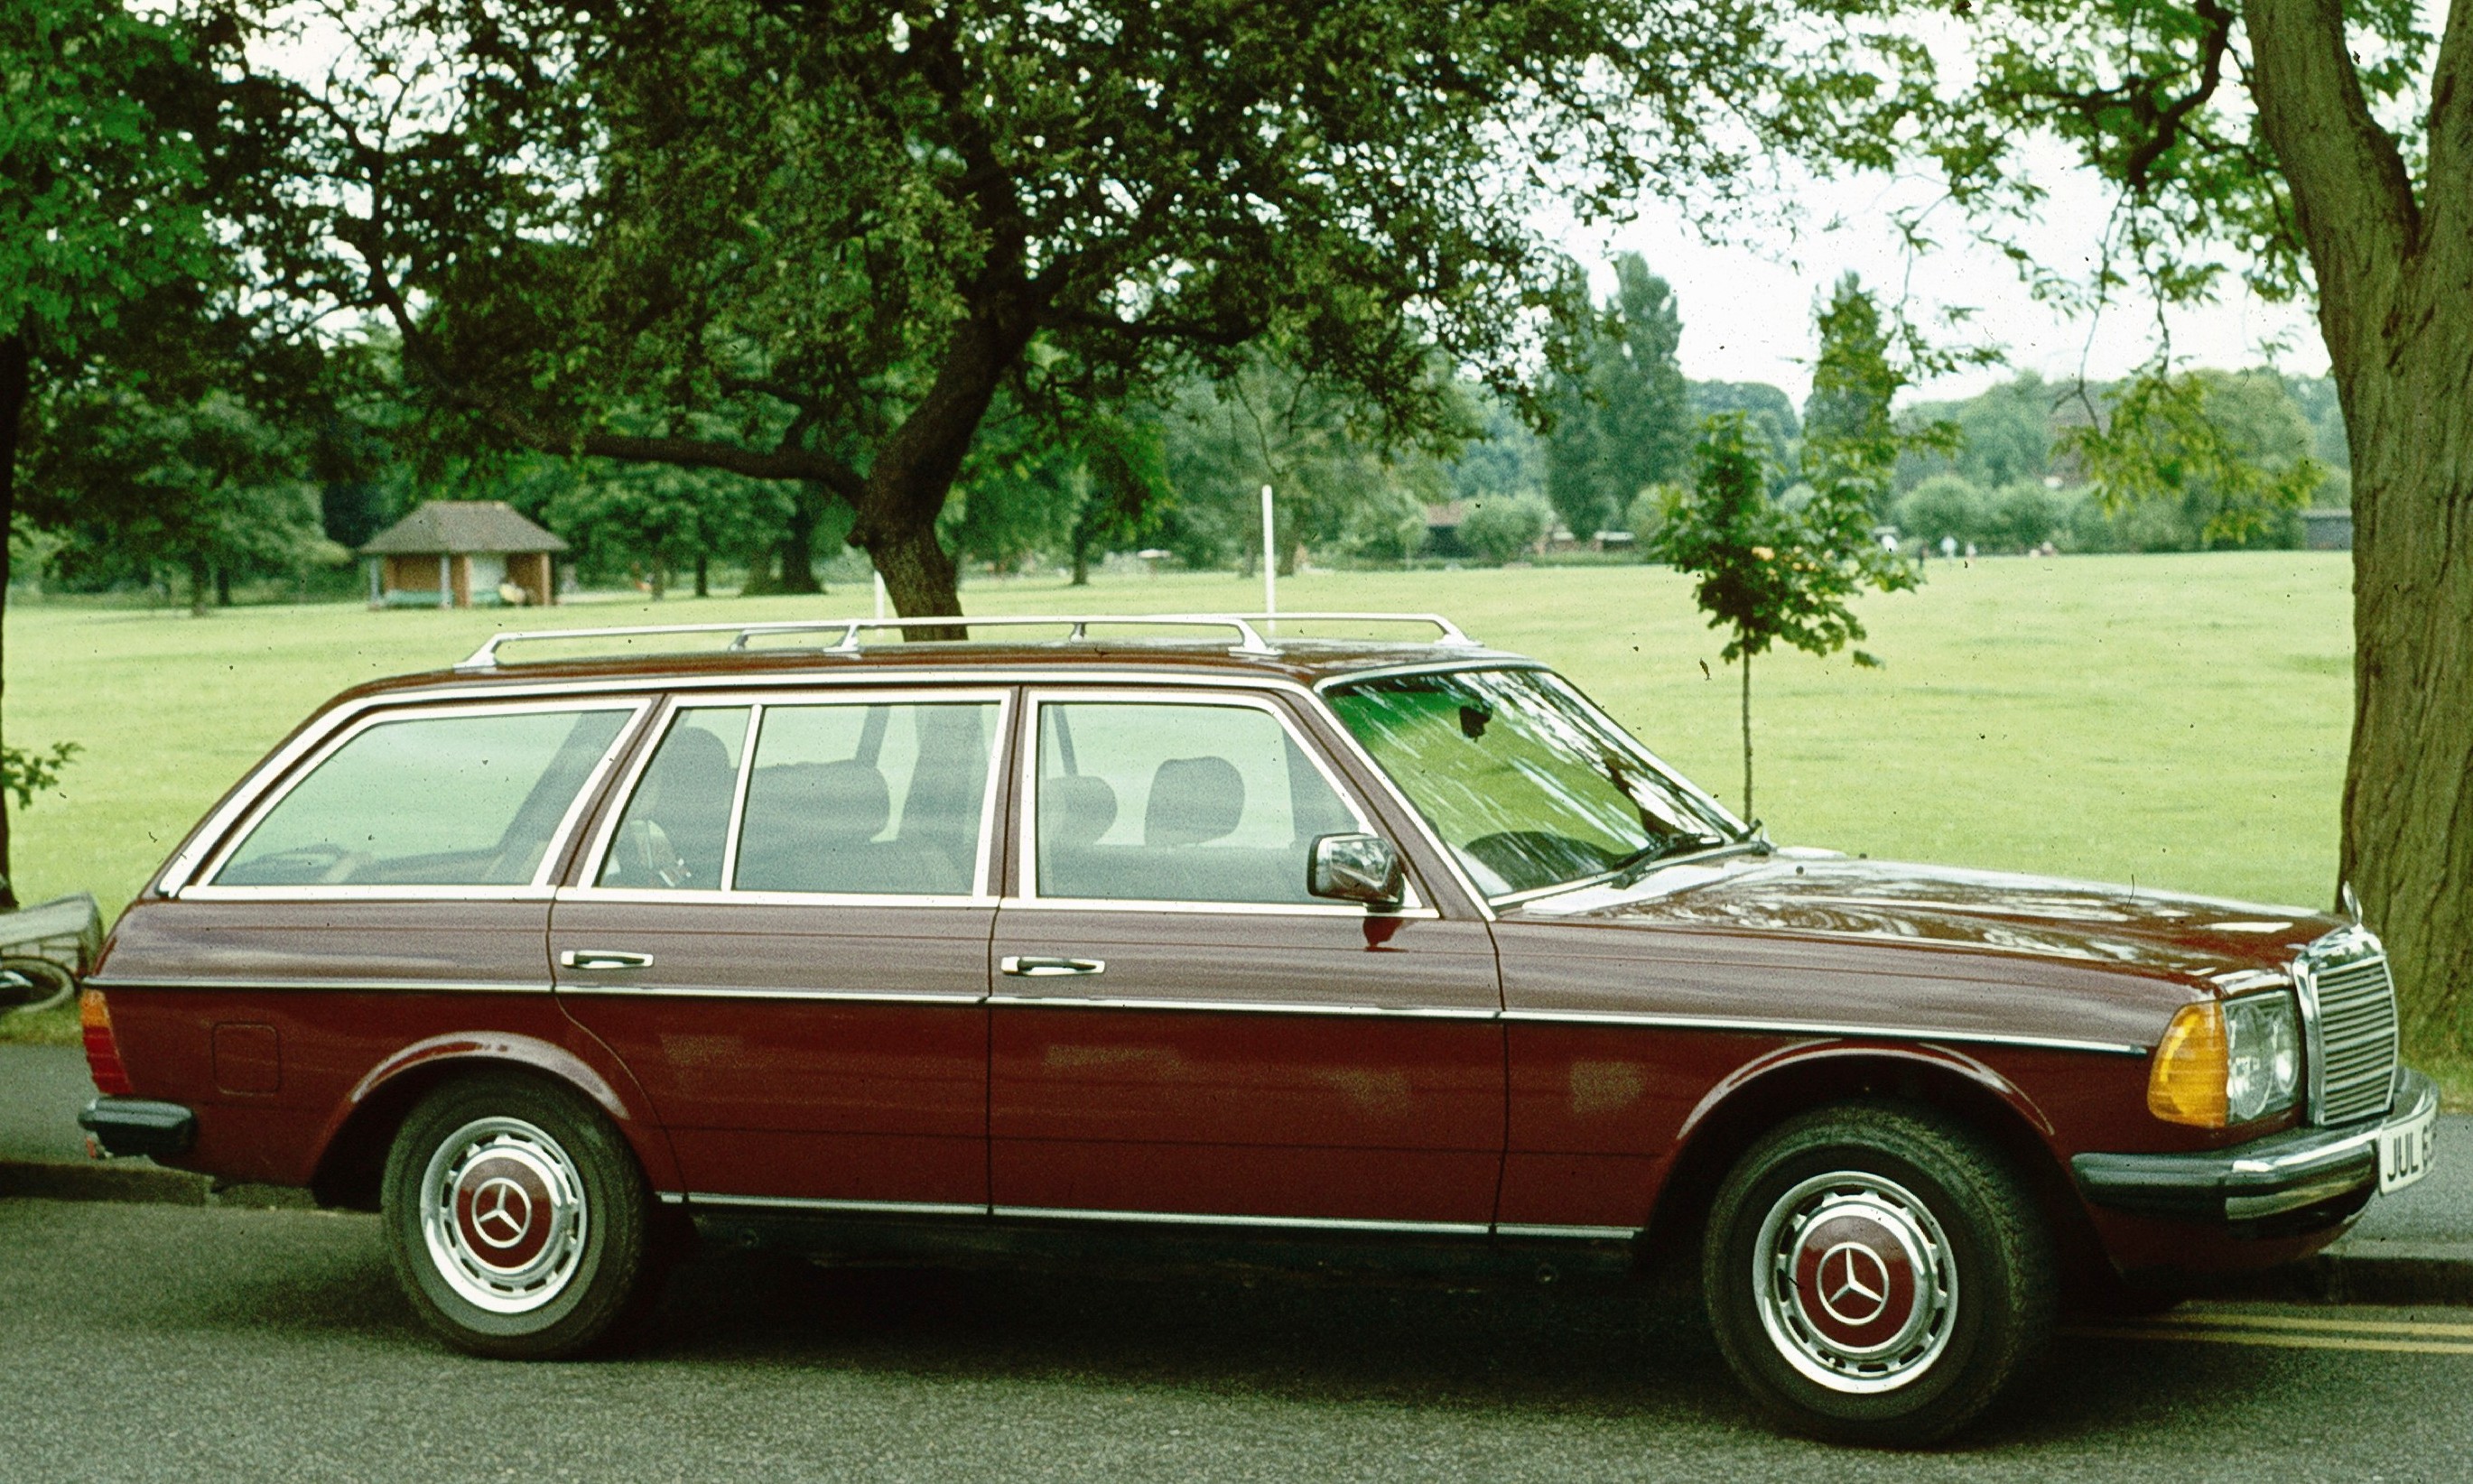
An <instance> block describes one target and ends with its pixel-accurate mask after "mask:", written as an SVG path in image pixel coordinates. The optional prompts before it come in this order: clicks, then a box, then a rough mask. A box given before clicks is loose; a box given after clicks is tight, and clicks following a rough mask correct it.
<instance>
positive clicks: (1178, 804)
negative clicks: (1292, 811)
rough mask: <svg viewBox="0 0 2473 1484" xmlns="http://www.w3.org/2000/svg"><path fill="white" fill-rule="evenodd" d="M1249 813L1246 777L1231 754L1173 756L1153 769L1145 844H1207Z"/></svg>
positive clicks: (1144, 822) (1145, 809) (1145, 817)
mask: <svg viewBox="0 0 2473 1484" xmlns="http://www.w3.org/2000/svg"><path fill="white" fill-rule="evenodd" d="M1244 816H1245V779H1244V777H1243V775H1241V774H1239V773H1238V772H1237V771H1236V764H1235V763H1233V762H1230V761H1229V760H1228V759H1227V758H1225V757H1171V758H1169V759H1168V760H1167V761H1165V762H1164V763H1161V764H1160V765H1159V771H1158V772H1156V773H1154V774H1152V775H1151V797H1150V802H1149V803H1148V804H1146V805H1144V806H1143V809H1142V844H1144V845H1207V844H1209V843H1210V842H1212V841H1213V840H1217V839H1219V838H1221V837H1222V836H1224V835H1226V834H1228V833H1229V832H1230V831H1231V830H1234V829H1235V828H1236V822H1237V821H1238V820H1240V819H1242V818H1244Z"/></svg>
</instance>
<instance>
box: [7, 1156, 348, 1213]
mask: <svg viewBox="0 0 2473 1484" xmlns="http://www.w3.org/2000/svg"><path fill="white" fill-rule="evenodd" d="M12 1196H13V1197H17V1198H20V1199H24V1200H34V1201H129V1202H139V1203H144V1204H149V1205H155V1206H239V1207H250V1208H255V1209H265V1208H298V1209H309V1208H312V1207H314V1206H316V1205H317V1202H316V1201H314V1200H312V1199H311V1198H310V1195H309V1192H308V1191H306V1190H296V1189H293V1188H291V1187H289V1186H286V1185H216V1184H215V1183H214V1182H213V1181H212V1180H209V1179H207V1178H206V1177H205V1176H204V1175H192V1174H190V1173H189V1172H188V1171H186V1170H167V1169H163V1168H161V1167H160V1166H157V1165H154V1164H148V1163H141V1162H138V1161H133V1160H132V1161H120V1160H113V1161H94V1162H91V1163H83V1164H80V1163H70V1162H67V1161H58V1160H0V1200H6V1199H8V1198H10V1197H12Z"/></svg>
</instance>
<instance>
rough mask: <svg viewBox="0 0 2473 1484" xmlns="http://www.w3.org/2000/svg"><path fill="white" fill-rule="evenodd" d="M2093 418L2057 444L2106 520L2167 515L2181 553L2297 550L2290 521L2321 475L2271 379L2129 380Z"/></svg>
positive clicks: (2305, 433) (2285, 397)
mask: <svg viewBox="0 0 2473 1484" xmlns="http://www.w3.org/2000/svg"><path fill="white" fill-rule="evenodd" d="M2103 411H2104V413H2105V414H2106V416H2105V417H2104V419H2103V420H2102V421H2101V422H2094V423H2086V424H2081V425H2079V426H2077V427H2074V428H2071V429H2070V430H2069V431H2068V433H2067V435H2066V437H2065V438H2064V443H2065V445H2066V446H2067V447H2068V449H2069V450H2070V451H2071V452H2072V453H2073V454H2074V455H2075V456H2076V457H2077V460H2078V462H2079V464H2080V466H2081V467H2084V469H2085V470H2086V472H2087V474H2088V476H2089V478H2090V479H2092V480H2093V481H2094V484H2095V490H2096V495H2097V498H2098V499H2099V500H2100V501H2101V502H2102V504H2103V505H2104V508H2105V509H2106V511H2107V512H2109V513H2111V514H2114V515H2119V514H2121V513H2123V512H2124V511H2125V510H2126V509H2128V508H2130V507H2134V506H2142V505H2143V506H2147V507H2149V508H2157V509H2161V510H2163V511H2165V512H2168V513H2169V514H2170V515H2172V516H2173V517H2174V526H2175V528H2176V530H2177V532H2178V533H2179V538H2180V539H2178V540H2177V541H2176V542H2175V543H2174V544H2175V545H2176V546H2178V547H2179V548H2180V549H2184V550H2198V551H2204V550H2207V549H2210V548H2212V547H2222V546H2246V545H2253V544H2256V545H2266V546H2295V545H2298V544H2300V539H2299V538H2300V530H2299V527H2300V520H2299V517H2298V516H2296V515H2294V514H2293V512H2295V511H2298V510H2299V509H2301V508H2302V507H2303V506H2304V505H2306V504H2308V503H2309V501H2310V496H2311V494H2312V493H2313V492H2314V491H2316V490H2317V488H2318V485H2319V482H2320V479H2321V477H2322V471H2321V470H2320V468H2319V467H2318V464H2317V460H2315V459H2313V458H2312V457H2311V456H2310V447H2311V435H2310V424H2309V422H2308V421H2307V420H2306V419H2303V417H2302V416H2301V410H2300V409H2299V408H2298V407H2296V406H2294V405H2293V398H2292V396H2291V395H2290V394H2288V393H2287V392H2286V391H2285V389H2284V381H2283V378H2282V377H2280V376H2278V375H2277V374H2276V373H2275V372H2273V371H2242V372H2238V373H2235V372H2230V371H2187V372H2182V373H2179V374H2175V375H2168V376H2142V377H2137V378H2134V379H2132V380H2131V381H2129V382H2126V383H2125V384H2124V385H2122V386H2121V387H2119V388H2116V389H2114V391H2113V393H2112V394H2111V395H2109V396H2107V397H2106V398H2104V407H2103Z"/></svg>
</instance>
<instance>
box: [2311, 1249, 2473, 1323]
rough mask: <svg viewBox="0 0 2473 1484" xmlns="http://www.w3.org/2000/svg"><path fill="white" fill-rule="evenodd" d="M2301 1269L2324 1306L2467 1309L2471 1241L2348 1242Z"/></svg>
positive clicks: (2471, 1297)
mask: <svg viewBox="0 0 2473 1484" xmlns="http://www.w3.org/2000/svg"><path fill="white" fill-rule="evenodd" d="M2304 1266H2305V1270H2306V1272H2307V1278H2306V1283H2307V1286H2308V1288H2309V1289H2310V1291H2311V1293H2312V1296H2313V1297H2315V1298H2318V1299H2321V1300H2323V1301H2325V1302H2327V1303H2330V1304H2396V1305H2399V1306H2408V1307H2409V1306H2412V1305H2414V1304H2473V1242H2413V1241H2402V1240H2396V1239H2391V1238H2389V1239H2382V1238H2377V1237H2348V1238H2346V1239H2345V1240H2343V1241H2341V1242H2340V1243H2338V1244H2337V1245H2336V1246H2334V1247H2333V1248H2330V1249H2329V1250H2327V1251H2326V1252H2323V1253H2320V1254H2319V1255H2318V1256H2317V1257H2313V1258H2311V1259H2310V1261H2309V1262H2308V1263H2307V1264H2305V1265H2304Z"/></svg>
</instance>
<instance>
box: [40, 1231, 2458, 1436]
mask: <svg viewBox="0 0 2473 1484" xmlns="http://www.w3.org/2000/svg"><path fill="white" fill-rule="evenodd" d="M0 1255H5V1256H0V1378H5V1388H6V1389H5V1394H0V1409H5V1410H0V1479H5V1480H9V1481H15V1480H21V1479H22V1480H35V1479H41V1480H53V1479H82V1480H83V1479H95V1480H117V1479H182V1480H191V1479H217V1478H243V1477H246V1478H253V1479H316V1480H322V1481H324V1480H357V1479H373V1480H374V1479H398V1478H400V1479H418V1480H420V1481H422V1484H444V1481H451V1480H462V1479H520V1480H525V1481H528V1484H529V1481H537V1480H550V1479H612V1480H627V1479H721V1478H727V1479H731V1480H733V1481H734V1480H742V1479H745V1480H767V1479H806V1478H830V1479H972V1478H986V1479H997V1478H1001V1479H1007V1480H1014V1479H1040V1478H1112V1479H1114V1478H1128V1479H1170V1478H1173V1479H1180V1480H1181V1479H1187V1478H1226V1479H1279V1480H1289V1479H1307V1478H1334V1477H1345V1478H1365V1479H1380V1478H1418V1479H1430V1478H1470V1479H1486V1480H1497V1479H1504V1480H1508V1479H1618V1478H1672V1479H1686V1478H1689V1479H1709V1478H1720V1479H1723V1478H1740V1479H1759V1480H1771V1479H1775V1480H1804V1479H1810V1480H1815V1481H1818V1480H1827V1481H1830V1484H1845V1481H1850V1480H1853V1481H1861V1480H1882V1481H1888V1480H1896V1481H1901V1484H1905V1481H1911V1480H1927V1481H1929V1480H1940V1479H1966V1480H2001V1479H2013V1478H2014V1479H2035V1480H2053V1479H2062V1480H2071V1479H2132V1478H2135V1479H2141V1480H2144V1479H2149V1478H2153V1477H2171V1478H2173V1480H2175V1481H2176V1484H2185V1481H2197V1480H2225V1481H2232V1480H2241V1481H2245V1484H2248V1481H2259V1480H2287V1479H2342V1480H2366V1479H2383V1480H2408V1479H2411V1480H2419V1479H2431V1480H2460V1479H2463V1478H2466V1477H2473V1311H2461V1312H2453V1313H2451V1312H2447V1311H2431V1312H2424V1313H2413V1314H2406V1313H2398V1312H2393V1311H2367V1310H2361V1309H2344V1310H2330V1309H2273V1308H2267V1307H2263V1306H2256V1305H2250V1306H2212V1307H2207V1308H2203V1309H2198V1310H2195V1311H2183V1314H2184V1317H2181V1318H2177V1319H2174V1320H2173V1321H2171V1322H2169V1323H2168V1324H2165V1325H2149V1326H2144V1327H2138V1328H2133V1329H2130V1330H2127V1331H2125V1336H2126V1337H2121V1336H2085V1335H2081V1336H2073V1337H2070V1338H2066V1339H2064V1340H2063V1341H2062V1342H2061V1344H2060V1345H2059V1347H2058V1350H2057V1352H2056V1353H2055V1354H2054V1356H2053V1359H2052V1362H2051V1364H2050V1366H2049V1368H2048V1370H2047V1372H2046V1374H2045V1375H2044V1376H2042V1377H2041V1378H2040V1380H2039V1382H2038V1384H2037V1385H2036V1386H2034V1387H2033V1388H2031V1395H2030V1396H2029V1397H2028V1398H2027V1399H2026V1400H2024V1402H2023V1403H2022V1404H2021V1405H2018V1406H2016V1407H2014V1408H2013V1409H2012V1410H2011V1411H2010V1412H2009V1413H2008V1415H2006V1416H2005V1417H2003V1418H2001V1419H2000V1420H1998V1421H1997V1422H1996V1423H1995V1424H1992V1425H1990V1426H1987V1427H1982V1428H1980V1429H1979V1430H1978V1431H1977V1432H1975V1433H1974V1434H1972V1435H1971V1436H1970V1437H1969V1438H1968V1439H1967V1440H1966V1441H1965V1444H1964V1446H1962V1447H1960V1448H1955V1449H1951V1450H1947V1451H1943V1452H1938V1453H1932V1454H1924V1455H1899V1454H1879V1453H1860V1452H1845V1451H1839V1450H1836V1449H1831V1448H1822V1447H1819V1446H1817V1445H1813V1444H1810V1443H1806V1442H1803V1441H1800V1440H1797V1439H1794V1438H1790V1437H1787V1436H1784V1435H1782V1434H1780V1433H1778V1432H1776V1431H1774V1430H1772V1429H1771V1428H1770V1427H1769V1426H1768V1425H1767V1424H1765V1422H1763V1421H1762V1420H1761V1419H1760V1418H1759V1417H1757V1416H1756V1415H1755V1414H1753V1413H1752V1411H1751V1410H1750V1408H1749V1407H1748V1406H1747V1405H1746V1403H1745V1402H1744V1401H1743V1400H1741V1397H1740V1396H1739V1395H1738V1394H1737V1393H1736V1391H1735V1389H1734V1387H1733V1385H1732V1383H1731V1382H1730V1381H1729V1379H1728V1378H1727V1377H1726V1376H1725V1375H1724V1373H1723V1370H1722V1367H1721V1366H1720V1365H1719V1363H1718V1361H1717V1356H1716V1354H1715V1352H1714V1351H1713V1350H1712V1349H1711V1347H1710V1344H1709V1341H1708V1339H1707V1338H1706V1336H1705V1334H1704V1333H1703V1332H1702V1331H1701V1330H1700V1328H1699V1327H1698V1325H1697V1324H1696V1322H1695V1321H1694V1320H1693V1318H1692V1316H1691V1314H1690V1311H1689V1308H1688V1307H1686V1306H1681V1305H1674V1304H1667V1305H1659V1304H1653V1303H1647V1302H1644V1301H1643V1300H1642V1299H1641V1298H1640V1297H1639V1296H1637V1295H1636V1294H1631V1293H1629V1292H1627V1291H1625V1290H1612V1291H1609V1290H1606V1289H1602V1288H1595V1287H1589V1286H1585V1285H1574V1284H1562V1285H1556V1286H1553V1287H1522V1288H1518V1289H1512V1290H1497V1291H1475V1292H1469V1291H1462V1292H1451V1291H1444V1290H1437V1289H1427V1288H1385V1287H1368V1286H1363V1285H1356V1286H1350V1287H1345V1288H1335V1287H1329V1286H1320V1285H1314V1284H1309V1283H1306V1282H1303V1281H1286V1280H1282V1281H1260V1282H1252V1283H1249V1282H1246V1281H1240V1280H1238V1279H1236V1278H1227V1279H1220V1278H1215V1277H1214V1278H1211V1279H1207V1280H1180V1281H1136V1280H1131V1279H1121V1278H1111V1277H1108V1276H1106V1275H1104V1274H1098V1273H1083V1274H1079V1275H1077V1276H1074V1277H1070V1278H1063V1279H1060V1278H1057V1277H1054V1276H1034V1275H1029V1274H1022V1273H1012V1274H995V1275H990V1274H968V1273H958V1272H917V1271H913V1272H900V1273H880V1272H876V1273H823V1272H819V1271H817V1270H816V1269H814V1268H812V1267H809V1266H807V1265H805V1264H803V1263H799V1262H795V1261H792V1260H790V1259H787V1258H782V1257H763V1256H750V1255H730V1254H724V1255H717V1256H708V1257H702V1258H700V1259H698V1260H697V1261H696V1262H695V1263H693V1264H692V1265H690V1266H689V1267H688V1268H687V1269H685V1270H684V1272H683V1273H682V1274H681V1275H680V1277H679V1278H678V1279H677V1280H676V1281H674V1283H673V1286H672V1289H671V1291H670V1294H669V1296H668V1299H667V1300H666V1301H665V1304H664V1305H663V1310H662V1313H661V1315H660V1320H659V1323H658V1325H657V1327H656V1329H655V1332H654V1334H653V1335H652V1337H651V1339H650V1342H649V1344H648V1345H647V1346H646V1347H645V1348H644V1349H643V1350H642V1351H641V1352H639V1353H637V1354H636V1355H634V1356H633V1357H631V1358H627V1359H622V1360H615V1361H598V1362H589V1363H576V1364H560V1365H530V1366H527V1365H515V1364H498V1363H491V1362H484V1361H477V1360H471V1359H467V1358H464V1357H461V1356H458V1355H455V1354H453V1353H451V1352H447V1351H445V1350H444V1349H443V1348H441V1347H440V1346H439V1345H438V1344H437V1343H435V1342H434V1341H432V1340H431V1339H430V1338H429V1337H428V1336H427V1334H426V1333H425V1332H423V1331H422V1330H420V1328H418V1327H417V1325H416V1324H415V1323H414V1322H413V1320H412V1319H411V1317H410V1314H409V1312H408V1311H407V1309H406V1308H405V1306H404V1304H403V1303H402V1301H401V1300H400V1299H399V1298H398V1297H397V1295H396V1287H395V1282H394V1279H393V1277H392V1275H391V1273H390V1272H389V1270H388V1268H387V1264H386V1261H385V1258H384V1256H383V1254H382V1252H381V1250H380V1248H379V1244H378V1238H377V1231H376V1226H375V1223H374V1221H373V1220H372V1219H371V1218H369V1217H365V1216H342V1215H331V1214H324V1213H316V1212H307V1211H265V1210H244V1209H186V1208H173V1207H149V1206H107V1205H63V1204H54V1203H49V1202H38V1201H0ZM2381 1326H2387V1327H2389V1328H2380V1327H2381Z"/></svg>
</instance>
